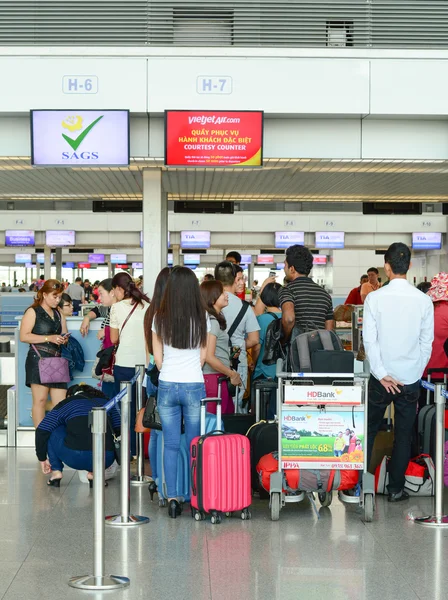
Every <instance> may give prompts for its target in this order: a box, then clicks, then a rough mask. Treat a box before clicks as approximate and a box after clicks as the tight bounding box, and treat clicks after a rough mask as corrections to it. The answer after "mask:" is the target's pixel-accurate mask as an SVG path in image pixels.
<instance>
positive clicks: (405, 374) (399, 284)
mask: <svg viewBox="0 0 448 600" xmlns="http://www.w3.org/2000/svg"><path fill="white" fill-rule="evenodd" d="M410 262H411V251H410V250H409V248H408V247H407V246H406V245H405V244H402V243H400V242H396V243H394V244H392V245H391V246H390V247H389V249H388V250H387V252H386V254H385V256H384V263H385V265H384V269H385V271H386V275H387V276H388V278H389V280H390V282H389V285H387V286H386V287H384V288H380V289H379V290H378V291H374V292H371V293H370V294H368V296H367V298H366V300H365V302H364V320H363V339H364V346H365V349H366V354H367V358H368V359H369V362H370V372H371V376H370V382H369V423H368V451H367V459H368V462H370V457H371V456H372V449H373V444H374V441H375V437H376V434H377V433H378V430H379V427H380V425H381V423H382V420H383V417H384V412H385V410H386V408H387V407H388V406H389V404H390V403H391V402H393V403H394V407H395V423H394V434H395V439H394V449H393V453H392V459H391V461H390V465H389V486H388V492H389V497H388V500H389V502H400V501H401V500H406V499H407V498H409V494H408V493H407V492H405V491H404V484H405V476H404V474H405V471H406V468H407V466H408V462H409V458H410V454H411V438H412V430H413V427H414V421H415V414H416V410H417V401H418V398H419V395H420V378H421V376H422V374H423V371H424V369H425V367H426V365H427V364H428V361H429V358H430V356H431V350H432V341H433V338H434V309H433V304H432V302H431V299H430V298H429V296H426V295H425V294H422V293H421V292H420V290H418V289H417V288H415V287H414V286H413V285H411V284H410V283H409V282H408V281H407V280H406V274H407V272H408V270H409V265H410Z"/></svg>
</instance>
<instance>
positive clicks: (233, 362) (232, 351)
mask: <svg viewBox="0 0 448 600" xmlns="http://www.w3.org/2000/svg"><path fill="white" fill-rule="evenodd" d="M249 306H250V304H249V302H246V301H245V300H243V305H242V307H241V308H240V312H239V313H238V314H237V316H236V318H235V320H234V322H233V323H232V325H231V326H230V329H229V330H228V332H227V335H228V336H229V355H230V368H231V369H233V370H234V371H238V365H239V363H240V361H239V358H238V357H239V355H240V352H241V348H236V347H234V346H233V343H232V336H233V334H234V333H235V331H236V330H237V329H238V325H239V324H240V323H241V321H242V320H243V318H244V315H245V314H246V313H247V311H248V309H249ZM227 389H228V391H229V394H230V395H231V396H232V397H233V396H235V394H236V386H234V385H233V383H230V381H229V382H228V383H227Z"/></svg>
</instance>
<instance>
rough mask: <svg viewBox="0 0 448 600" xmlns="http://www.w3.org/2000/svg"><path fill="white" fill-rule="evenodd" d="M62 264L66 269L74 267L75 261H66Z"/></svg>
mask: <svg viewBox="0 0 448 600" xmlns="http://www.w3.org/2000/svg"><path fill="white" fill-rule="evenodd" d="M62 266H63V267H64V269H74V268H75V263H74V262H66V263H63V265H62Z"/></svg>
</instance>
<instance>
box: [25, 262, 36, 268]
mask: <svg viewBox="0 0 448 600" xmlns="http://www.w3.org/2000/svg"><path fill="white" fill-rule="evenodd" d="M35 266H36V265H35V264H33V263H32V262H29V263H25V269H33V268H34V267H35Z"/></svg>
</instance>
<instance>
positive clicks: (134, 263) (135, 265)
mask: <svg viewBox="0 0 448 600" xmlns="http://www.w3.org/2000/svg"><path fill="white" fill-rule="evenodd" d="M132 268H133V269H143V263H139V262H133V263H132Z"/></svg>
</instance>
